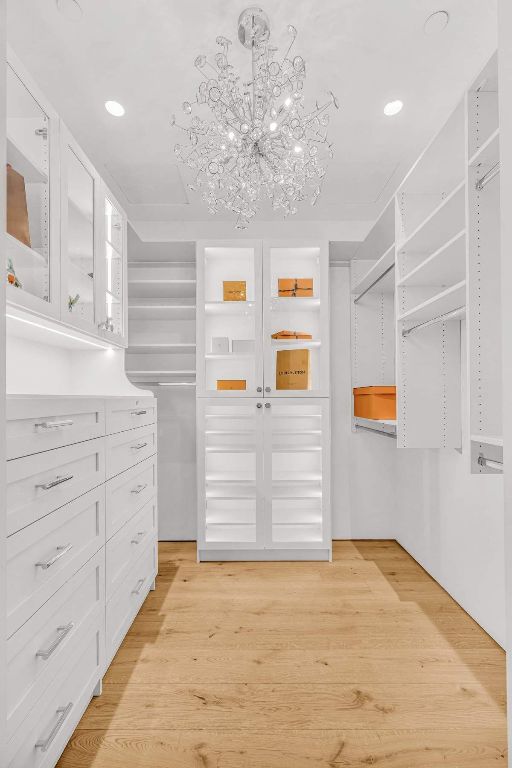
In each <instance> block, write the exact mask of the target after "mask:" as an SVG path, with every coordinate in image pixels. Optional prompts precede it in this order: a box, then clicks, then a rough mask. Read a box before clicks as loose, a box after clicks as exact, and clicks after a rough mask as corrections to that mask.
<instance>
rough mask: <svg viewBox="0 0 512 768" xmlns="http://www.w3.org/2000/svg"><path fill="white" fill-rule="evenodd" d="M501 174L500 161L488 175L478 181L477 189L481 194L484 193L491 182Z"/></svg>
mask: <svg viewBox="0 0 512 768" xmlns="http://www.w3.org/2000/svg"><path fill="white" fill-rule="evenodd" d="M499 172H500V162H499V160H498V162H497V163H495V165H493V166H492V168H490V169H489V170H488V171H487V173H486V174H484V175H483V176H482V178H481V179H478V181H477V182H476V184H475V189H477V190H478V191H479V192H481V191H482V189H483V188H484V187H485V186H486V185H487V184H488V183H489V182H490V181H492V180H493V179H494V178H495V177H496V176H497V175H498V173H499Z"/></svg>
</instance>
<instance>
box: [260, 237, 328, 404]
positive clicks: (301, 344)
mask: <svg viewBox="0 0 512 768" xmlns="http://www.w3.org/2000/svg"><path fill="white" fill-rule="evenodd" d="M328 285H329V284H328V252H327V247H326V245H322V244H318V243H314V244H311V245H308V244H304V243H300V244H296V245H295V244H284V243H280V244H272V243H265V246H264V254H263V346H264V359H265V366H264V370H265V394H266V396H267V397H290V396H296V397H325V396H328V394H329V296H328Z"/></svg>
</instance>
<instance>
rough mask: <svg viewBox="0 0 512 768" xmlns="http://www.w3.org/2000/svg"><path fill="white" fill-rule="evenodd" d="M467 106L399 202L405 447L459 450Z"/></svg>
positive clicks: (400, 411)
mask: <svg viewBox="0 0 512 768" xmlns="http://www.w3.org/2000/svg"><path fill="white" fill-rule="evenodd" d="M464 137H465V102H464V101H462V102H461V103H460V104H459V105H458V107H457V108H456V110H455V111H454V112H453V114H452V115H451V116H450V118H449V119H448V121H447V122H446V124H445V125H444V126H443V128H442V129H441V131H440V132H439V133H438V134H437V136H436V137H435V138H434V139H433V141H432V142H431V143H430V144H429V146H428V147H427V149H426V150H425V152H424V153H423V154H422V155H421V157H420V158H419V160H418V161H417V162H416V164H415V165H414V166H413V167H412V169H411V171H410V172H409V174H408V175H407V176H406V178H405V180H404V181H403V183H402V185H401V186H400V188H399V189H398V192H397V195H396V288H397V291H396V315H397V384H398V387H397V389H398V393H397V394H398V402H397V417H398V446H399V447H401V448H460V447H461V444H462V435H461V405H462V404H461V327H460V321H461V319H463V318H464V315H465V306H466V269H465V249H466V182H465V177H466V153H465V139H464Z"/></svg>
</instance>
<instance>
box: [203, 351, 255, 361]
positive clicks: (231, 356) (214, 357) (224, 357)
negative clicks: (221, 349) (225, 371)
mask: <svg viewBox="0 0 512 768" xmlns="http://www.w3.org/2000/svg"><path fill="white" fill-rule="evenodd" d="M254 357H255V355H234V354H227V355H216V354H215V353H213V352H208V354H206V355H205V356H204V358H205V360H254Z"/></svg>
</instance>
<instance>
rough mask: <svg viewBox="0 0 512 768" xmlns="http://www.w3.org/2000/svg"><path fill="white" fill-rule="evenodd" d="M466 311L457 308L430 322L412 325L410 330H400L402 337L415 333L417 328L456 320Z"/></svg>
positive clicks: (462, 308) (464, 308)
mask: <svg viewBox="0 0 512 768" xmlns="http://www.w3.org/2000/svg"><path fill="white" fill-rule="evenodd" d="M465 311H466V307H465V306H463V307H457V309H452V310H450V312H445V313H444V315H438V316H437V317H433V318H432V320H425V322H424V323H418V325H413V326H412V328H404V329H403V330H402V336H403V337H406V336H409V334H410V333H412V332H413V331H417V330H418V329H419V328H427V326H429V325H435V324H436V323H444V322H445V321H446V320H456V319H457V318H459V317H460V316H461V315H463V314H464V312H465Z"/></svg>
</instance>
